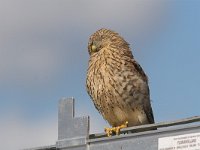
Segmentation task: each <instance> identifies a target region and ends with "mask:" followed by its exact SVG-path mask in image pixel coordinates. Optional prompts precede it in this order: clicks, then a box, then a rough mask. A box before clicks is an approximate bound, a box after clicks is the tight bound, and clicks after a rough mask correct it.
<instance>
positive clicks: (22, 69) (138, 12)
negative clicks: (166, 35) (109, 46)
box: [0, 0, 165, 84]
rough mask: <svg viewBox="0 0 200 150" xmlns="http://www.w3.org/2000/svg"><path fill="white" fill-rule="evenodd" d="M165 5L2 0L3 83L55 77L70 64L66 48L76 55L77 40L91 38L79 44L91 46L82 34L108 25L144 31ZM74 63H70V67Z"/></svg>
mask: <svg viewBox="0 0 200 150" xmlns="http://www.w3.org/2000/svg"><path fill="white" fill-rule="evenodd" d="M163 8H165V5H164V4H163V2H160V1H150V2H149V1H148V2H147V1H138V0H135V1H130V0H127V1H121V0H117V1H115V0H111V1H97V2H96V1H95V2H94V1H92V0H88V1H84V2H82V1H62V0H61V1H49V0H42V1H27V0H20V1H15V0H1V1H0V20H1V24H0V82H7V81H10V80H12V81H15V80H26V81H29V84H30V83H34V82H35V81H34V80H32V79H33V78H35V77H36V78H42V79H43V78H45V77H46V76H48V77H49V78H50V80H49V81H51V80H53V77H52V75H53V74H56V73H58V72H59V70H60V69H61V68H62V67H61V66H62V63H64V62H62V61H60V60H61V59H62V57H63V53H62V52H61V51H60V49H62V48H64V49H65V50H66V53H67V55H66V59H68V58H69V59H71V58H72V57H73V55H75V54H76V53H75V52H73V51H74V49H75V48H74V47H72V45H71V43H72V41H73V43H75V44H78V43H77V42H81V41H85V45H84V46H85V47H83V46H81V45H80V44H78V45H80V46H79V48H80V49H85V48H86V45H87V43H86V42H87V39H84V40H83V39H82V38H85V36H83V37H82V38H81V36H82V35H81V33H84V32H85V31H86V30H90V31H89V32H88V33H87V35H88V36H89V34H91V33H92V32H94V31H95V30H97V29H98V28H100V27H108V28H114V29H116V30H118V29H120V30H122V29H123V30H127V31H126V32H128V33H129V32H130V33H131V34H132V35H135V36H143V35H144V34H146V33H148V32H147V31H148V30H151V28H152V27H155V26H156V25H157V20H160V18H161V17H160V16H162V15H163V12H164V9H163ZM80 40H81V41H80ZM66 53H65V54H66ZM85 53H86V54H87V51H86V52H85ZM69 66H71V64H70V63H68V64H65V68H67V67H69ZM42 79H41V80H39V82H41V81H42ZM32 81H33V82H32ZM27 83H28V82H27Z"/></svg>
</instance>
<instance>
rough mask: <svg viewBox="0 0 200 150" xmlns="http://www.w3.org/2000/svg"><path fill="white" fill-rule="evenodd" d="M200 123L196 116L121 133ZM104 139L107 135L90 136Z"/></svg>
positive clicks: (125, 130)
mask: <svg viewBox="0 0 200 150" xmlns="http://www.w3.org/2000/svg"><path fill="white" fill-rule="evenodd" d="M199 121H200V116H194V117H189V118H185V119H179V120H175V121H168V122H160V123H155V124H147V125H141V126H134V127H128V128H124V129H122V130H121V131H120V133H127V132H134V133H137V132H143V131H148V130H155V129H156V128H163V127H171V126H176V125H184V124H188V123H194V122H199ZM102 137H106V134H105V133H98V134H90V136H89V138H90V139H94V138H102Z"/></svg>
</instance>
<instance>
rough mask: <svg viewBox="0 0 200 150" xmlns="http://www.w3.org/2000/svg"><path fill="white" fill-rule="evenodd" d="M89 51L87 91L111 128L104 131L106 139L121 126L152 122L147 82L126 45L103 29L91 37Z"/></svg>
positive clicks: (110, 31) (114, 34)
mask: <svg viewBox="0 0 200 150" xmlns="http://www.w3.org/2000/svg"><path fill="white" fill-rule="evenodd" d="M88 52H89V55H90V60H89V66H88V70H87V79H86V86H87V92H88V94H89V95H90V97H91V99H92V100H93V102H94V105H95V107H96V109H97V110H98V111H99V112H100V114H101V115H102V116H103V118H104V119H105V120H107V121H108V123H109V124H110V125H111V126H112V127H113V128H110V129H109V131H106V132H107V134H108V136H110V135H111V134H112V133H113V131H114V132H116V134H118V133H119V129H120V128H121V127H127V126H137V125H143V124H151V123H154V117H153V112H152V107H151V103H150V93H149V87H148V79H147V76H146V75H145V73H144V71H143V70H142V68H141V66H140V65H139V64H138V63H137V62H136V60H135V59H134V57H133V55H132V52H131V49H130V47H129V44H128V43H127V42H126V41H125V40H124V39H123V38H122V37H121V36H120V35H119V34H118V33H116V32H114V31H112V30H108V29H104V28H103V29H100V30H98V31H96V32H95V33H94V34H92V35H91V37H90V39H89V42H88ZM106 130H107V129H106Z"/></svg>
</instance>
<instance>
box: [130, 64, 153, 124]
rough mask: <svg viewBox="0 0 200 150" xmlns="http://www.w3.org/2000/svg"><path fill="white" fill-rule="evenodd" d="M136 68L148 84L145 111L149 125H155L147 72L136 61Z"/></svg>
mask: <svg viewBox="0 0 200 150" xmlns="http://www.w3.org/2000/svg"><path fill="white" fill-rule="evenodd" d="M133 64H134V67H135V69H136V71H137V73H138V74H139V75H140V76H141V77H142V79H143V80H144V81H145V82H146V83H147V88H148V89H147V95H148V96H147V98H146V99H145V100H144V104H143V109H144V112H145V114H146V116H147V118H148V121H149V123H154V116H153V110H152V107H151V102H150V92H149V86H148V77H147V76H146V74H145V72H144V71H143V69H142V67H141V66H140V65H139V64H138V63H137V62H136V61H134V63H133Z"/></svg>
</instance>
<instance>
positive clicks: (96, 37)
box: [88, 28, 129, 55]
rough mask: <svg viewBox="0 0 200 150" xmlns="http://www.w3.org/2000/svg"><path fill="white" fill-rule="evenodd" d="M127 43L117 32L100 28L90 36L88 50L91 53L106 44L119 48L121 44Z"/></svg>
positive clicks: (125, 44) (126, 44)
mask: <svg viewBox="0 0 200 150" xmlns="http://www.w3.org/2000/svg"><path fill="white" fill-rule="evenodd" d="M128 45H129V44H128V43H127V42H126V41H125V40H124V39H123V38H122V37H121V36H120V35H119V34H118V33H116V32H114V31H112V30H108V29H105V28H102V29H100V30H97V31H96V32H95V33H94V34H92V35H91V36H90V39H89V42H88V52H89V54H90V55H92V54H94V53H96V52H99V51H100V50H101V49H103V48H105V47H108V46H113V47H118V48H120V47H121V46H128Z"/></svg>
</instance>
